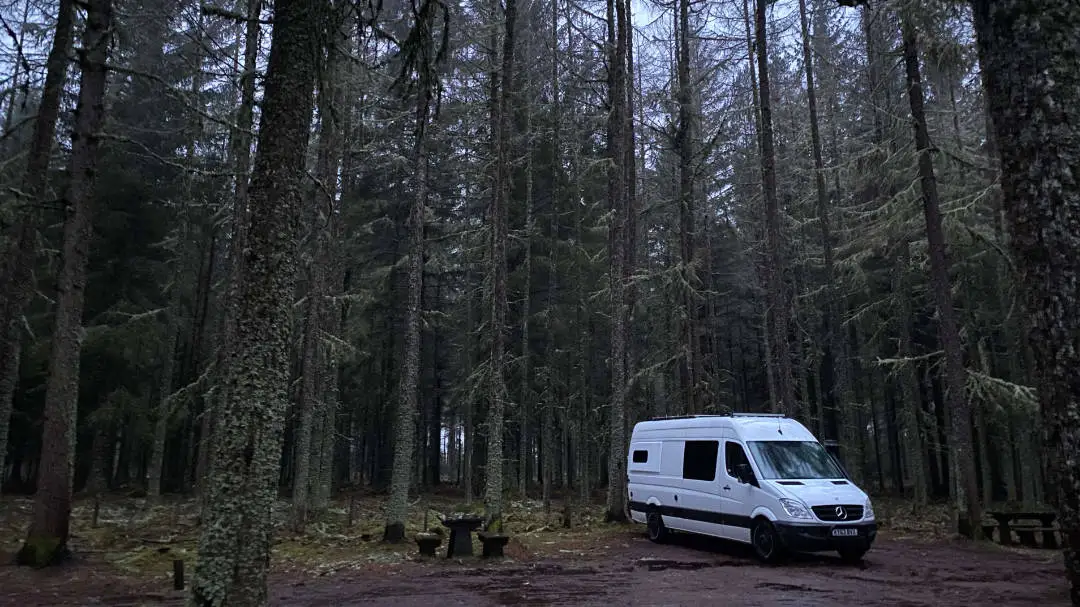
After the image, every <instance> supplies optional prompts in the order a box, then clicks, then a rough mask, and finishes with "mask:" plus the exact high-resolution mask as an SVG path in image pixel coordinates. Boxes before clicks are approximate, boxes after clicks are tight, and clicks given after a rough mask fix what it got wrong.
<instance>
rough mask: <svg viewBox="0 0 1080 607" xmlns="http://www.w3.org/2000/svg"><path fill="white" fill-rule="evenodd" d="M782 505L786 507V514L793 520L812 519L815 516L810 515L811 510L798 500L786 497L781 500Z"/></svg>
mask: <svg viewBox="0 0 1080 607" xmlns="http://www.w3.org/2000/svg"><path fill="white" fill-rule="evenodd" d="M780 505H781V506H783V507H784V512H786V513H787V515H788V516H790V517H791V518H804V519H812V518H814V517H813V515H811V514H810V509H809V508H807V507H806V506H804V505H803V504H802V502H800V501H798V500H793V499H788V498H786V497H782V498H780Z"/></svg>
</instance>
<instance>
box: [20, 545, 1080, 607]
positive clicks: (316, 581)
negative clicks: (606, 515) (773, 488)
mask: <svg viewBox="0 0 1080 607" xmlns="http://www.w3.org/2000/svg"><path fill="white" fill-rule="evenodd" d="M590 541H591V543H589V544H581V545H578V546H572V547H571V548H560V549H559V550H558V551H557V552H556V553H554V554H551V553H547V554H543V556H533V557H527V558H525V559H514V558H510V559H507V560H505V561H502V562H498V563H490V562H485V561H481V560H479V559H466V560H461V561H453V562H449V561H447V560H445V559H438V560H436V561H432V562H418V561H414V560H406V561H403V562H396V563H372V562H366V561H365V562H349V561H339V562H337V563H335V562H327V563H326V564H324V565H323V566H320V567H318V568H316V569H309V570H303V571H300V570H293V571H278V572H276V573H275V574H274V576H273V577H272V582H271V594H272V604H274V605H282V606H290V607H291V606H298V607H299V606H310V607H316V606H325V607H342V606H346V605H374V606H378V605H393V606H394V607H406V606H409V605H418V606H424V607H431V606H436V605H438V606H443V605H476V606H481V605H607V606H613V605H725V606H750V605H799V606H805V607H812V606H816V605H829V606H844V605H852V606H855V605H858V606H860V607H861V606H865V605H894V606H907V607H914V606H921V605H928V606H929V605H933V606H935V607H948V606H954V605H955V606H963V607H969V606H972V605H995V606H1004V605H1043V606H1056V605H1061V606H1067V605H1068V604H1069V601H1068V598H1067V594H1066V587H1065V583H1064V578H1063V575H1062V564H1061V557H1060V555H1059V554H1057V553H1054V552H1047V551H1036V550H1021V549H1005V548H1001V547H1000V546H994V545H986V544H984V545H973V544H971V543H965V542H960V541H947V540H938V541H933V542H930V541H926V540H919V539H899V538H897V539H889V538H887V537H886V538H884V539H882V540H880V541H879V542H878V543H877V544H876V545H875V546H874V549H873V550H872V551H871V552H870V553H869V554H868V555H867V557H866V559H865V560H864V562H863V564H862V565H860V566H851V565H844V564H842V563H841V562H840V561H839V560H838V559H837V558H834V557H833V556H831V555H828V554H824V555H818V556H803V557H797V558H793V559H791V560H790V561H789V562H787V563H785V564H783V565H778V566H771V567H767V566H762V565H759V564H757V563H756V562H755V561H754V560H753V559H752V558H751V557H750V555H749V554H748V553H747V551H746V550H745V549H743V548H742V547H740V546H738V545H733V544H728V543H725V542H720V541H715V540H710V539H705V538H701V539H698V538H677V539H676V541H674V542H673V543H672V544H668V545H662V546H657V545H655V544H652V543H650V542H649V541H647V540H646V539H645V538H644V537H643V535H642V532H641V528H640V527H625V528H619V529H617V530H613V531H612V532H611V533H608V534H606V535H602V536H599V537H596V538H593V539H591V540H590ZM170 588H171V576H170V575H169V574H168V573H164V572H163V573H162V574H160V575H158V576H156V577H154V578H153V579H151V578H148V577H146V576H138V577H129V576H124V575H120V574H117V573H116V572H115V571H114V570H111V569H108V568H106V567H100V566H95V563H94V561H93V555H89V556H85V557H83V559H82V560H81V561H76V562H74V563H72V564H69V565H66V566H64V567H62V568H60V569H58V570H45V571H28V570H26V569H23V568H16V567H13V566H10V565H7V564H6V563H5V564H4V565H0V605H3V606H5V607H6V606H7V605H11V606H12V607H16V606H18V607H31V606H39V605H40V606H45V605H51V606H57V607H60V606H74V605H80V606H83V605H113V606H117V605H126V606H136V605H181V604H182V603H183V600H182V597H183V594H182V593H180V592H175V591H172V590H171V589H170Z"/></svg>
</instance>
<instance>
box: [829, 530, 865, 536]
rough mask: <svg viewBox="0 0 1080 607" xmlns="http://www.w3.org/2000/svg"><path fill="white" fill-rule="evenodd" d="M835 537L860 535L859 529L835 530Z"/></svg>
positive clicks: (833, 532) (833, 531)
mask: <svg viewBox="0 0 1080 607" xmlns="http://www.w3.org/2000/svg"><path fill="white" fill-rule="evenodd" d="M832 534H833V537H853V536H858V535H859V530H858V529H833V530H832Z"/></svg>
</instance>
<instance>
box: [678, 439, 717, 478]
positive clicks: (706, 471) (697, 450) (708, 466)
mask: <svg viewBox="0 0 1080 607" xmlns="http://www.w3.org/2000/svg"><path fill="white" fill-rule="evenodd" d="M719 450H720V442H719V441H714V440H688V441H686V446H685V447H684V450H683V465H682V475H683V478H685V479H689V480H694V481H714V480H716V455H717V453H718V452H719Z"/></svg>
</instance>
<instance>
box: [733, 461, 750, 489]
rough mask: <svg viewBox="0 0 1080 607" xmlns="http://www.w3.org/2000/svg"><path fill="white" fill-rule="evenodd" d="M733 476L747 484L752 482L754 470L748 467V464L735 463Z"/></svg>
mask: <svg viewBox="0 0 1080 607" xmlns="http://www.w3.org/2000/svg"><path fill="white" fill-rule="evenodd" d="M735 478H737V479H739V482H740V483H744V484H747V485H753V484H754V470H753V469H752V468H750V464H736V465H735Z"/></svg>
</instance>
